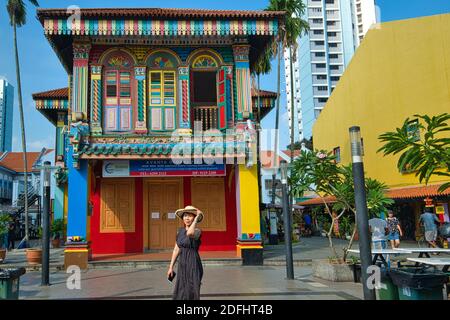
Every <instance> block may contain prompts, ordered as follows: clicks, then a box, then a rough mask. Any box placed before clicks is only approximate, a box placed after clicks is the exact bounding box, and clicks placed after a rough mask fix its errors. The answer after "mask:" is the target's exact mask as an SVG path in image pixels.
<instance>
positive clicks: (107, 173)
mask: <svg viewBox="0 0 450 320" xmlns="http://www.w3.org/2000/svg"><path fill="white" fill-rule="evenodd" d="M129 176H130V162H129V161H128V160H113V161H110V160H105V161H103V177H104V178H120V177H129Z"/></svg>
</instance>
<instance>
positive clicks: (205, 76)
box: [188, 49, 226, 130]
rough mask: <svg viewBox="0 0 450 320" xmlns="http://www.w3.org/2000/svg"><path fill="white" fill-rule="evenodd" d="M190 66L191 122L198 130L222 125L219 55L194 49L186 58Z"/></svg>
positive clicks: (222, 78)
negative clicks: (199, 125) (198, 127)
mask: <svg viewBox="0 0 450 320" xmlns="http://www.w3.org/2000/svg"><path fill="white" fill-rule="evenodd" d="M188 62H189V64H190V67H191V75H190V79H191V106H192V110H193V113H192V116H191V121H192V123H195V122H197V123H199V122H200V123H201V127H202V130H210V129H219V128H220V129H221V128H225V126H226V113H225V112H226V111H225V107H226V92H225V91H226V88H225V69H224V67H223V60H222V58H221V57H220V55H219V54H217V53H216V52H214V51H212V50H209V49H208V50H202V49H199V50H196V51H194V52H193V53H191V56H190V57H189V58H188Z"/></svg>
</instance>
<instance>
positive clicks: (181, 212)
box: [175, 206, 203, 223]
mask: <svg viewBox="0 0 450 320" xmlns="http://www.w3.org/2000/svg"><path fill="white" fill-rule="evenodd" d="M197 210H198V209H197V208H196V207H193V206H186V207H185V208H184V209H178V210H177V211H175V214H176V215H177V217H178V218H180V219H181V220H183V215H184V214H185V213H191V214H193V215H194V216H197ZM202 220H203V212H201V211H200V216H199V217H198V219H197V223H200V222H201V221H202Z"/></svg>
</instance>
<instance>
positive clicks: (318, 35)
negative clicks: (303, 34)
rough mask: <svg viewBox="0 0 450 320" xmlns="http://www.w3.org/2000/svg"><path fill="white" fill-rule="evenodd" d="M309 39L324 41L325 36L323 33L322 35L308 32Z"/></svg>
mask: <svg viewBox="0 0 450 320" xmlns="http://www.w3.org/2000/svg"><path fill="white" fill-rule="evenodd" d="M309 38H310V39H311V40H322V41H323V40H325V35H324V33H322V34H315V33H314V32H313V31H310V32H309Z"/></svg>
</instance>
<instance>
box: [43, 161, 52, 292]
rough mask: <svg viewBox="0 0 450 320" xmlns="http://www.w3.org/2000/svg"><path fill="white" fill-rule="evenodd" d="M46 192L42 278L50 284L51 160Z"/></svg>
mask: <svg viewBox="0 0 450 320" xmlns="http://www.w3.org/2000/svg"><path fill="white" fill-rule="evenodd" d="M43 170H44V177H43V178H44V193H43V208H42V209H43V210H42V211H43V221H42V279H41V285H42V286H48V285H50V281H49V269H50V268H49V267H50V172H51V167H50V162H49V161H45V162H44V167H43Z"/></svg>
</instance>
